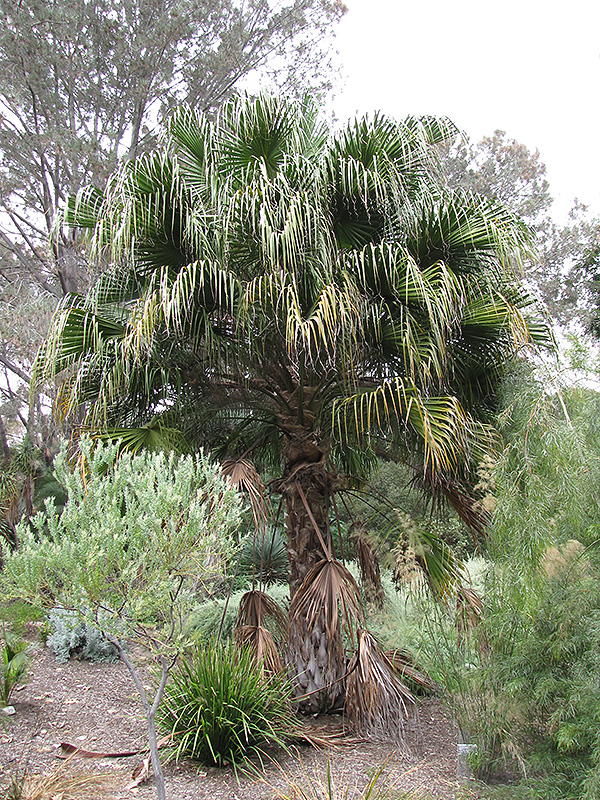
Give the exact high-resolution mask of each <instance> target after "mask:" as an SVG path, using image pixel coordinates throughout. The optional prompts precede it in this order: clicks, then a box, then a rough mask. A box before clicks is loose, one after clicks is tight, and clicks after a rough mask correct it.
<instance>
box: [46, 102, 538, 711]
mask: <svg viewBox="0 0 600 800" xmlns="http://www.w3.org/2000/svg"><path fill="white" fill-rule="evenodd" d="M455 135H456V131H455V129H454V128H453V126H452V125H451V124H450V123H449V122H447V121H444V120H437V119H433V118H420V119H417V118H408V119H406V120H404V121H403V122H395V121H392V120H390V119H388V118H386V117H384V116H381V115H376V116H375V117H374V118H372V119H362V120H359V121H356V122H354V123H351V124H349V125H348V126H346V127H345V128H344V129H342V130H341V131H340V132H339V133H336V134H331V133H330V132H329V131H328V129H327V128H326V127H325V126H324V125H323V124H322V122H321V121H320V118H319V115H318V113H317V110H316V109H315V107H314V106H313V105H311V103H309V102H308V101H307V102H305V103H303V104H294V103H290V102H286V101H284V100H281V99H275V98H271V97H266V96H261V97H259V98H257V99H252V100H251V99H244V98H238V99H235V100H233V101H231V102H230V103H228V104H227V105H226V106H225V107H224V108H223V110H222V111H221V113H220V114H219V115H218V116H217V117H216V119H214V120H209V119H207V118H206V117H204V116H203V115H201V114H199V113H196V112H195V111H193V110H189V109H185V110H181V111H179V112H178V113H176V114H175V115H174V117H173V118H172V119H171V121H170V123H169V124H168V127H167V130H166V134H165V138H164V144H163V146H162V148H161V149H160V150H158V151H156V152H153V153H151V154H148V155H144V156H142V157H141V158H140V159H138V160H137V161H136V162H134V163H133V164H130V165H127V166H125V167H124V168H123V169H122V170H121V171H119V172H118V173H117V174H115V175H114V176H113V177H112V179H111V180H110V181H109V183H108V185H107V187H106V188H105V190H104V192H100V191H98V190H96V189H89V190H87V191H85V192H82V193H80V195H79V196H78V197H77V198H75V199H73V200H72V201H71V202H70V204H69V207H68V209H67V213H66V219H67V222H69V223H70V224H72V225H76V226H79V227H86V228H88V229H89V232H90V236H91V247H92V253H93V254H94V257H95V258H96V259H98V261H100V262H101V264H102V265H103V267H104V270H103V274H102V275H101V277H100V279H99V280H98V282H97V284H96V285H95V286H94V287H93V289H92V290H91V291H90V292H89V293H88V295H87V296H86V297H78V296H74V295H71V296H69V297H68V298H66V299H65V300H64V301H63V302H62V304H61V306H60V307H59V309H58V310H57V313H56V316H55V318H54V322H53V325H52V329H51V331H50V334H49V338H48V340H47V342H46V344H45V346H44V347H43V349H42V351H41V353H40V357H39V361H38V367H37V374H38V376H39V378H40V379H43V378H48V377H51V376H56V375H59V374H60V375H61V376H62V377H63V382H62V386H61V390H60V394H59V401H58V402H59V407H60V409H61V412H62V413H63V414H64V415H65V416H68V415H74V414H78V415H81V414H82V413H83V414H84V415H85V424H86V425H87V426H88V427H93V428H95V429H96V430H104V431H109V432H110V433H111V434H112V435H114V436H121V437H126V438H127V439H128V441H129V442H130V443H139V442H141V441H143V442H146V443H149V444H150V445H152V444H153V443H155V442H156V441H157V440H159V439H161V437H162V438H163V439H164V437H165V436H167V437H168V438H169V439H170V440H171V441H172V442H174V443H175V444H177V443H179V445H182V444H186V445H187V446H190V447H198V446H200V445H203V444H204V445H208V446H210V447H211V448H213V449H215V448H216V450H217V452H218V453H219V454H220V455H221V456H222V457H228V458H230V459H234V460H235V461H236V462H237V463H238V464H241V463H247V461H248V459H252V460H253V461H254V462H255V463H257V464H262V465H263V466H265V467H266V468H268V470H269V471H270V473H271V474H276V475H277V476H278V477H277V478H276V479H274V480H272V481H271V482H270V487H269V488H270V490H271V492H272V493H273V494H279V495H280V496H281V497H282V499H283V501H284V507H285V512H286V515H285V520H286V523H285V524H286V531H287V553H288V558H289V567H290V591H291V597H292V601H291V617H292V624H291V629H290V633H289V661H290V663H291V664H292V668H293V670H294V671H295V674H296V676H297V683H298V693H299V694H302V695H304V694H308V695H309V696H310V699H309V700H308V701H306V702H307V705H308V707H309V708H310V709H311V710H315V709H317V708H323V707H324V706H325V707H326V706H328V705H330V704H331V703H333V702H334V701H335V699H336V697H337V695H339V694H340V692H341V691H342V689H341V685H342V680H341V679H342V678H343V675H344V673H345V669H346V666H345V656H344V646H343V640H342V634H341V630H340V624H339V619H340V616H339V609H340V608H343V609H345V610H346V611H347V612H352V614H353V615H354V617H358V618H359V619H360V613H361V612H360V603H359V599H358V591H357V587H356V585H355V583H354V581H353V579H352V578H351V575H350V573H348V571H347V570H346V568H345V567H343V565H342V564H341V563H340V562H339V561H337V560H336V558H335V552H334V536H333V533H332V530H331V524H330V523H331V520H332V518H333V516H334V514H333V510H334V507H335V497H336V493H337V492H338V491H341V490H343V489H344V488H345V487H347V486H348V485H350V482H351V480H358V479H361V478H364V477H365V475H366V474H367V473H368V471H369V468H370V466H371V465H372V463H373V461H374V460H375V457H376V455H377V453H379V452H382V453H383V452H385V453H386V454H387V455H389V456H392V457H394V458H398V459H402V460H404V461H405V462H406V463H408V464H411V465H412V466H413V467H414V468H415V470H416V471H417V472H418V474H420V475H421V477H422V479H423V483H424V484H425V485H427V486H428V487H429V488H430V489H431V490H432V491H434V492H438V493H441V494H444V495H446V496H447V497H448V498H449V499H450V500H451V502H453V503H454V505H455V506H456V507H457V509H458V510H459V511H460V512H461V513H463V515H464V516H465V518H467V520H470V522H471V523H472V524H476V520H474V517H473V512H472V509H471V501H470V496H469V493H468V483H469V475H470V474H471V471H472V465H473V464H474V463H476V462H477V459H478V458H479V457H480V456H481V454H482V453H483V452H485V451H486V449H487V448H489V446H490V443H491V442H492V441H493V437H494V433H493V429H492V428H491V427H490V425H489V420H490V419H491V414H492V413H493V410H494V404H495V400H496V395H497V389H498V383H499V379H500V377H501V375H502V371H503V369H504V368H505V366H506V364H507V363H508V362H509V360H510V359H511V358H512V357H513V356H514V355H515V353H516V352H517V351H518V350H519V349H520V348H521V347H523V346H525V345H528V344H529V343H530V342H531V341H532V340H540V339H542V338H543V337H544V336H545V330H544V329H543V327H542V326H539V325H537V326H536V325H534V324H532V323H531V322H530V321H529V320H528V318H527V307H528V306H529V305H530V300H529V298H528V297H527V295H526V294H525V293H524V292H523V291H522V290H521V289H520V288H518V285H517V284H516V282H515V279H514V269H515V268H517V267H518V266H519V264H520V263H521V261H522V260H523V258H525V257H527V256H528V254H529V247H530V240H529V236H528V232H527V230H526V229H525V227H524V226H523V225H522V224H521V223H520V222H519V221H518V220H517V219H516V218H515V217H514V216H513V215H511V214H510V213H509V212H508V211H507V210H506V209H504V208H501V207H498V206H495V205H493V204H491V203H490V202H489V201H486V200H482V199H480V198H478V197H476V196H474V195H472V194H469V193H464V192H461V193H449V192H447V191H445V190H444V188H443V186H442V184H441V181H440V178H439V175H438V173H437V170H436V158H435V155H436V145H437V144H438V143H440V142H442V141H444V140H446V139H447V138H448V137H454V136H455ZM423 553H424V556H423V557H422V562H423V567H424V569H425V570H426V571H427V572H428V577H429V579H430V580H431V581H432V582H435V581H436V580H437V583H438V586H443V584H444V581H445V580H447V579H448V577H449V576H451V575H452V572H453V568H454V567H453V563H452V559H451V557H450V555H449V553H448V551H447V550H446V549H444V547H443V545H442V544H440V543H435V542H432V541H428V542H426V543H424V544H423ZM258 616H259V618H260V614H259V615H258ZM256 624H257V625H260V619H259V620H258V622H257V623H256ZM317 690H321V691H320V692H319V691H317Z"/></svg>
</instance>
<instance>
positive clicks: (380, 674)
mask: <svg viewBox="0 0 600 800" xmlns="http://www.w3.org/2000/svg"><path fill="white" fill-rule="evenodd" d="M348 673H349V675H348V680H347V686H346V715H347V717H348V720H349V721H350V723H351V725H352V726H353V727H354V728H355V729H356V731H357V732H358V733H361V734H363V735H367V736H369V737H370V738H374V739H377V738H384V739H389V738H392V739H395V740H396V741H402V739H403V732H404V730H405V727H406V721H407V719H408V714H409V706H412V705H414V704H415V699H414V697H413V694H412V692H411V691H410V689H409V688H408V687H407V686H405V685H404V684H403V683H402V681H401V680H400V679H399V677H398V675H397V673H396V670H395V669H394V665H393V663H392V662H391V661H390V659H389V658H388V657H387V655H386V654H385V653H384V652H382V650H381V648H380V647H379V645H378V644H377V641H376V639H375V638H374V637H373V636H372V635H371V634H370V633H367V632H366V631H364V630H359V631H358V647H357V650H356V653H355V654H354V656H353V657H352V659H351V661H350V664H349V665H348Z"/></svg>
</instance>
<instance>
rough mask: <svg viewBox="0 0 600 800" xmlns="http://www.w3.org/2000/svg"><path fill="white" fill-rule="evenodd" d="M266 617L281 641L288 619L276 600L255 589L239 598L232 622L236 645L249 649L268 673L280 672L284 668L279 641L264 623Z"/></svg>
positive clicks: (284, 634) (283, 637) (285, 631)
mask: <svg viewBox="0 0 600 800" xmlns="http://www.w3.org/2000/svg"><path fill="white" fill-rule="evenodd" d="M265 619H270V620H271V622H272V624H274V626H275V629H276V631H278V632H279V634H280V638H281V641H284V640H285V637H286V633H287V619H286V616H285V614H284V613H283V611H282V610H281V609H280V608H279V606H278V605H277V603H276V602H275V600H273V598H272V597H269V595H267V594H265V593H264V592H260V591H258V590H252V591H250V592H246V593H245V594H244V596H243V597H242V599H241V602H240V608H239V611H238V616H237V620H236V623H235V628H234V634H235V640H236V642H237V644H238V645H240V646H243V647H248V648H249V649H250V650H252V652H253V653H254V657H255V659H256V663H257V664H261V665H262V666H263V668H264V669H265V670H266V671H267V672H271V673H279V672H281V671H282V670H283V663H282V661H281V657H280V654H279V653H280V649H281V644H279V645H278V643H277V642H276V641H275V639H274V637H273V634H272V633H271V631H269V630H268V629H267V628H266V627H265V626H264V625H263V622H264V620H265Z"/></svg>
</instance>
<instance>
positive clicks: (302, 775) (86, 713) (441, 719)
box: [0, 640, 481, 800]
mask: <svg viewBox="0 0 600 800" xmlns="http://www.w3.org/2000/svg"><path fill="white" fill-rule="evenodd" d="M32 647H33V653H32V662H31V668H30V674H29V680H28V682H27V684H26V685H25V686H24V687H22V688H20V689H19V690H18V691H16V692H15V693H14V694H13V696H12V699H11V702H12V704H13V705H14V707H15V710H16V713H15V714H14V715H13V716H5V715H4V714H2V717H3V719H2V720H0V797H5V796H6V793H5V792H6V790H5V791H4V792H3V791H2V788H3V787H6V786H7V785H8V783H9V781H10V777H11V776H14V775H16V774H23V773H25V772H28V773H29V774H32V773H33V774H48V773H50V772H51V771H52V770H53V769H55V768H56V766H57V764H58V763H59V762H58V760H57V754H58V753H59V752H60V745H61V742H68V743H70V744H73V745H75V746H76V747H80V748H83V749H86V750H90V751H100V752H115V751H116V752H120V751H129V750H135V749H137V748H143V747H144V744H145V722H144V715H143V710H142V707H141V704H140V702H139V699H138V695H137V693H136V690H135V687H134V685H133V682H132V681H131V677H130V675H129V673H128V672H127V669H126V668H125V666H124V665H123V664H121V663H117V664H91V663H89V662H85V661H77V660H71V661H70V662H69V663H68V664H59V663H58V662H57V661H56V659H55V658H54V656H53V654H52V653H51V652H50V651H49V650H48V649H47V648H45V647H44V646H43V645H42V644H41V643H40V642H39V640H38V641H37V643H35V642H34V644H33V645H32ZM147 683H148V684H150V679H148V680H147ZM340 722H341V721H340V718H339V717H323V718H318V719H316V720H309V721H307V724H308V725H310V726H311V727H312V728H313V730H315V729H316V730H317V731H321V732H323V733H325V734H332V733H334V732H335V731H337V730H339V728H340ZM457 738H458V736H457V730H456V726H455V724H454V722H453V720H452V719H451V717H450V715H449V713H448V711H447V710H446V709H445V708H444V706H443V705H442V704H441V703H440V701H439V700H438V699H436V698H425V699H422V700H420V702H419V708H418V712H417V715H416V717H415V719H414V720H412V721H411V722H410V724H409V725H408V728H407V731H406V737H405V743H404V744H403V745H402V747H398V746H397V745H392V744H390V743H380V742H373V741H361V740H357V739H356V738H353V737H348V738H347V739H345V740H344V739H341V743H340V744H337V745H336V746H329V747H327V748H325V749H315V748H312V747H310V746H302V747H299V748H298V750H297V754H295V755H290V754H286V753H275V754H274V755H273V763H272V764H270V765H268V766H267V767H266V769H265V770H264V771H263V773H262V777H263V780H258V779H256V778H249V777H244V776H237V777H236V774H235V773H234V771H233V770H232V769H230V768H225V769H217V768H207V767H204V766H202V765H198V764H197V763H194V762H192V761H189V760H185V761H182V762H180V763H179V764H175V763H170V764H167V765H166V767H165V778H166V785H167V797H168V798H169V800H269V798H272V797H274V796H276V789H277V788H280V787H283V786H285V785H286V781H285V778H284V774H283V773H284V772H286V773H290V774H294V775H296V776H299V780H300V781H301V782H302V781H304V782H305V781H306V779H307V777H310V779H311V780H312V781H313V782H314V781H318V780H320V778H322V777H324V776H325V774H326V770H327V763H328V762H329V763H330V765H331V771H332V773H333V775H334V779H335V780H337V782H338V783H339V784H341V785H343V786H346V785H350V786H352V787H358V788H359V789H360V788H362V787H364V786H365V784H366V783H367V782H368V781H369V778H370V777H371V776H372V775H373V774H374V771H375V770H376V769H377V768H378V767H380V766H381V765H385V766H384V771H383V774H382V777H381V778H380V781H381V783H383V784H384V785H386V786H388V785H390V783H392V784H393V785H394V786H397V787H398V789H399V790H400V789H401V790H404V791H407V792H409V791H410V792H411V793H412V794H411V795H410V796H411V797H414V798H415V800H416V799H417V798H423V799H425V798H427V800H456V798H464V797H467V796H468V797H474V796H478V797H480V796H481V795H480V794H479V793H478V792H476V791H475V787H473V788H472V789H471V788H470V787H466V788H465V787H464V786H461V785H460V784H458V783H457V782H456V780H455V778H456V744H457ZM141 760H142V757H141V756H134V757H130V758H116V759H107V758H103V759H94V760H83V759H81V758H77V759H76V760H75V759H74V760H73V761H72V763H71V765H70V769H76V770H77V772H78V773H81V772H84V773H85V772H96V771H100V772H103V773H109V774H110V775H111V777H112V780H111V785H112V786H113V787H114V790H111V794H110V797H111V798H113V800H132V799H133V798H136V797H137V798H139V799H140V800H146V798H148V800H151V799H152V798H155V797H156V792H155V788H154V785H153V780H152V777H151V776H150V778H149V779H148V780H147V781H146V782H145V783H143V784H142V785H140V786H137V787H134V788H127V786H128V784H129V783H130V782H131V775H132V772H133V770H134V769H135V767H136V766H137V765H138V764H140V763H141ZM90 791H92V792H93V790H90ZM340 796H342V795H341V793H340ZM352 796H353V795H352V792H350V793H349V795H348V797H349V798H351V797H352ZM89 800H95V798H94V797H93V796H92V795H90V797H89Z"/></svg>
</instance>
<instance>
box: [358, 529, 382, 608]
mask: <svg viewBox="0 0 600 800" xmlns="http://www.w3.org/2000/svg"><path fill="white" fill-rule="evenodd" d="M354 547H355V550H356V559H357V561H358V564H359V566H360V577H361V581H362V585H363V588H364V591H365V595H366V597H367V600H368V601H369V602H370V603H373V604H374V605H375V606H376V607H377V608H383V602H384V600H385V591H384V589H383V584H382V583H381V571H380V569H379V559H378V558H377V553H376V552H375V549H374V548H373V546H372V544H371V542H370V541H369V539H368V536H367V535H366V531H365V529H364V526H362V525H361V526H359V527H358V529H357V530H356V532H355V533H354Z"/></svg>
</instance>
